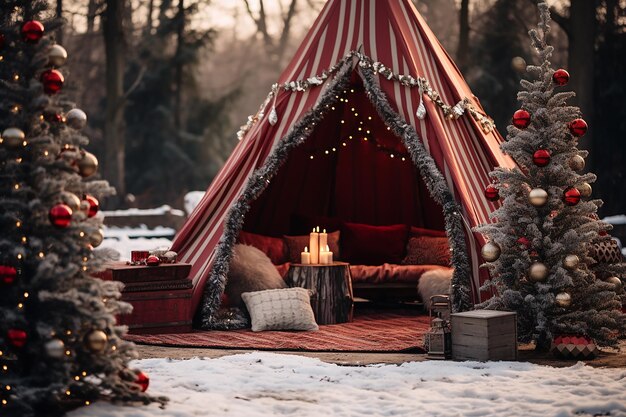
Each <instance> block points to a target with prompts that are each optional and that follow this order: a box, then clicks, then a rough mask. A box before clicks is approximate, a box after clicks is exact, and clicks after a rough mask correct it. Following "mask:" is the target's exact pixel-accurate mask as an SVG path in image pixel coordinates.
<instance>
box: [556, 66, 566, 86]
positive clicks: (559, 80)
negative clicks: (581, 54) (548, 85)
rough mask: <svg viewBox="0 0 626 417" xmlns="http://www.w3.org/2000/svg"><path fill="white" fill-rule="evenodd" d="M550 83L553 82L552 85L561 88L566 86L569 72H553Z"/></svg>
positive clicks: (559, 70)
mask: <svg viewBox="0 0 626 417" xmlns="http://www.w3.org/2000/svg"><path fill="white" fill-rule="evenodd" d="M552 81H554V84H556V85H559V86H561V87H562V86H564V85H567V83H568V82H569V72H567V71H565V70H564V69H563V68H561V69H558V70H556V71H554V74H552Z"/></svg>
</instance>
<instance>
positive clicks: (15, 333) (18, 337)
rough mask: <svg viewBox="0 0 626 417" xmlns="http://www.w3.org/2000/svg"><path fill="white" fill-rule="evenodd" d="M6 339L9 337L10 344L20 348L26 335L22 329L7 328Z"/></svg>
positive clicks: (24, 342)
mask: <svg viewBox="0 0 626 417" xmlns="http://www.w3.org/2000/svg"><path fill="white" fill-rule="evenodd" d="M7 339H9V343H11V345H12V346H14V347H16V348H21V347H24V345H25V344H26V339H28V335H27V334H26V332H25V331H24V330H22V329H9V330H8V331H7Z"/></svg>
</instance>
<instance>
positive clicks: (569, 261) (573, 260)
mask: <svg viewBox="0 0 626 417" xmlns="http://www.w3.org/2000/svg"><path fill="white" fill-rule="evenodd" d="M579 263H580V259H579V258H578V256H576V255H567V256H566V257H565V259H563V268H565V269H567V270H568V271H573V270H575V269H576V268H578V264H579Z"/></svg>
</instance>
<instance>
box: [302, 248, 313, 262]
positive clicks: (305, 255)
mask: <svg viewBox="0 0 626 417" xmlns="http://www.w3.org/2000/svg"><path fill="white" fill-rule="evenodd" d="M300 263H301V264H303V265H310V264H311V254H310V253H309V248H308V247H306V246H305V247H304V252H300Z"/></svg>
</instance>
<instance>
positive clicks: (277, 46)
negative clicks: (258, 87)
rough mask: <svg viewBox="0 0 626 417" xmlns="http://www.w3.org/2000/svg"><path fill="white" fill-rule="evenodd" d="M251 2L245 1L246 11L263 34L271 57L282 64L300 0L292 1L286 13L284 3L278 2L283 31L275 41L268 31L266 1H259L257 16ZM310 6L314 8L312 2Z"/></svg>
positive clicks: (258, 30)
mask: <svg viewBox="0 0 626 417" xmlns="http://www.w3.org/2000/svg"><path fill="white" fill-rule="evenodd" d="M250 1H251V0H243V2H244V4H245V5H246V11H247V12H248V15H249V16H250V18H251V19H252V20H253V21H254V23H255V25H256V28H257V32H258V33H260V34H261V37H262V39H263V44H264V46H265V50H266V52H267V53H268V55H269V56H270V57H272V58H273V59H275V60H276V61H277V62H281V61H282V59H283V57H284V53H285V49H286V46H287V44H288V42H289V35H290V31H291V24H292V21H293V17H294V16H295V14H296V5H297V3H298V0H290V1H289V7H288V8H287V10H286V11H285V7H284V5H283V2H282V1H279V2H278V4H279V6H280V9H281V21H282V29H281V31H280V35H279V36H278V39H274V38H273V37H272V35H271V34H270V33H269V29H268V25H269V23H268V20H269V19H268V15H267V12H266V9H265V2H264V0H258V4H259V12H258V13H257V14H256V15H255V13H254V12H253V11H252V8H251V6H250ZM309 5H310V6H311V7H314V6H313V3H312V2H309Z"/></svg>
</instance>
